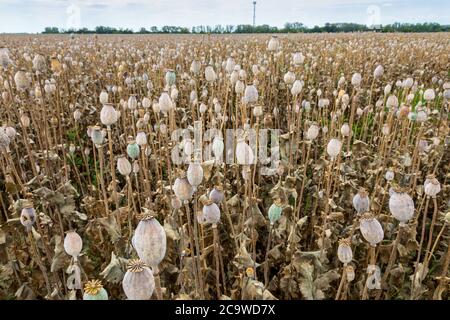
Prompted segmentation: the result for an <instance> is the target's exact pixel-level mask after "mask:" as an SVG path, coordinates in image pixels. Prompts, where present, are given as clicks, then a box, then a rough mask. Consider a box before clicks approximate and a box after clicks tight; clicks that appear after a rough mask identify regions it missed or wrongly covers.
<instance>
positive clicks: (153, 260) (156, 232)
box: [132, 214, 167, 268]
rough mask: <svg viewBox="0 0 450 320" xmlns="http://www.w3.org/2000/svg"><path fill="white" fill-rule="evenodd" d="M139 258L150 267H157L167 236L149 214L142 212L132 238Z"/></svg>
mask: <svg viewBox="0 0 450 320" xmlns="http://www.w3.org/2000/svg"><path fill="white" fill-rule="evenodd" d="M132 243H133V247H134V249H135V250H136V252H137V254H138V256H139V259H141V260H142V261H143V262H144V263H145V264H147V265H148V266H150V267H151V268H155V267H157V266H158V265H159V264H160V263H161V261H162V260H163V259H164V256H165V255H166V248H167V237H166V232H165V230H164V228H163V227H162V226H161V224H160V223H159V222H158V220H156V219H155V218H154V217H153V216H152V215H150V214H144V215H143V217H142V219H141V221H139V223H138V225H137V227H136V230H135V231H134V235H133V238H132Z"/></svg>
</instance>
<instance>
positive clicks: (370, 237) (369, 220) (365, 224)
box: [359, 213, 384, 247]
mask: <svg viewBox="0 0 450 320" xmlns="http://www.w3.org/2000/svg"><path fill="white" fill-rule="evenodd" d="M359 229H360V230H361V234H362V235H363V237H364V239H366V241H367V242H369V243H370V245H371V246H373V247H374V246H376V245H377V243H379V242H381V240H383V238H384V231H383V227H382V226H381V224H380V222H379V221H378V220H377V219H375V217H374V216H373V215H372V214H371V213H365V214H364V215H363V217H362V218H361V222H360V226H359Z"/></svg>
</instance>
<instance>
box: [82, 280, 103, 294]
mask: <svg viewBox="0 0 450 320" xmlns="http://www.w3.org/2000/svg"><path fill="white" fill-rule="evenodd" d="M102 288H103V286H102V283H101V281H100V280H90V281H88V282H87V283H86V284H85V286H84V291H85V292H86V293H87V294H90V295H92V296H95V295H96V294H97V293H98V292H99V291H100V290H101V289H102Z"/></svg>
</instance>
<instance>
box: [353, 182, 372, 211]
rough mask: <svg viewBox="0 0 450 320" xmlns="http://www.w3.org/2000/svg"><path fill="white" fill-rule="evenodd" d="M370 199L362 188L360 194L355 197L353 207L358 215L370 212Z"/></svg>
mask: <svg viewBox="0 0 450 320" xmlns="http://www.w3.org/2000/svg"><path fill="white" fill-rule="evenodd" d="M369 206H370V199H369V197H368V194H367V191H366V190H365V189H364V188H361V189H360V190H359V191H358V193H357V194H356V195H355V196H354V197H353V207H354V208H355V210H356V212H357V213H358V214H362V213H364V212H367V211H369Z"/></svg>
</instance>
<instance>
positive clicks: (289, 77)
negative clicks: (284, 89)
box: [283, 71, 295, 85]
mask: <svg viewBox="0 0 450 320" xmlns="http://www.w3.org/2000/svg"><path fill="white" fill-rule="evenodd" d="M283 80H284V83H286V84H287V85H291V84H293V83H294V81H295V73H293V72H292V71H288V72H286V74H285V75H284V77H283Z"/></svg>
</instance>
